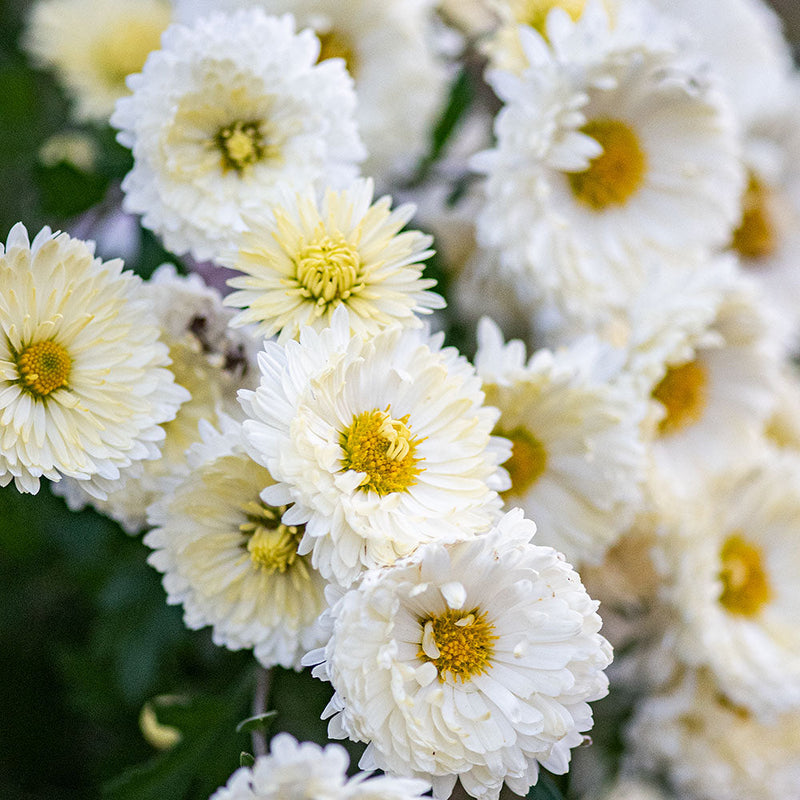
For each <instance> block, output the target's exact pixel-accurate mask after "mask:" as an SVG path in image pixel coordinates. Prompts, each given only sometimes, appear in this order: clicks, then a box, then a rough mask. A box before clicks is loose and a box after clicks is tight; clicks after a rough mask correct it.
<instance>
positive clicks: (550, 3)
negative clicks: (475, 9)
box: [511, 0, 586, 38]
mask: <svg viewBox="0 0 800 800" xmlns="http://www.w3.org/2000/svg"><path fill="white" fill-rule="evenodd" d="M585 6H586V0H512V2H511V12H512V14H513V15H514V21H515V22H516V23H517V24H519V25H530V26H531V28H534V29H535V30H537V31H538V32H539V33H540V34H541V35H542V36H544V37H545V38H547V34H546V30H545V23H546V21H547V15H548V14H549V13H550V12H551V11H552V10H553V9H554V8H561V9H563V10H564V11H566V12H567V14H569V15H570V17H572V19H573V20H576V21H577V20H578V19H579V18H580V16H581V14H583V9H584V7H585Z"/></svg>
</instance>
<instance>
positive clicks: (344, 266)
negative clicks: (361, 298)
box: [294, 230, 364, 310]
mask: <svg viewBox="0 0 800 800" xmlns="http://www.w3.org/2000/svg"><path fill="white" fill-rule="evenodd" d="M294 262H295V267H296V270H297V272H296V279H297V283H298V284H299V285H300V293H301V294H302V296H303V297H305V298H306V299H308V300H313V301H314V302H315V303H316V304H317V305H318V306H319V307H320V309H321V310H322V309H324V308H325V307H326V306H327V305H328V304H329V303H337V302H339V301H341V300H347V299H348V298H349V297H350V296H351V295H353V294H355V293H357V292H359V291H361V290H362V289H363V288H364V282H363V281H362V280H361V277H362V276H361V257H360V255H359V253H358V250H357V249H356V248H355V247H354V246H353V245H352V244H351V243H350V242H348V241H347V239H345V238H344V236H342V234H341V233H334V234H333V235H329V234H327V233H325V232H324V231H322V230H320V231H319V232H318V234H317V236H316V238H315V239H314V240H313V241H311V242H309V243H308V244H305V245H304V246H303V247H302V249H301V250H300V252H299V253H298V254H297V255H296V256H295V257H294Z"/></svg>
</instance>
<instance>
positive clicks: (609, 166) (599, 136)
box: [567, 118, 647, 211]
mask: <svg viewBox="0 0 800 800" xmlns="http://www.w3.org/2000/svg"><path fill="white" fill-rule="evenodd" d="M580 131H581V133H584V134H586V135H587V136H591V138H592V139H594V140H595V141H596V142H597V143H598V144H599V145H600V146H601V147H602V148H603V152H602V153H600V155H599V156H596V157H595V158H593V159H592V160H591V161H590V162H589V166H588V167H587V168H586V169H585V170H584V171H583V172H569V173H567V179H568V180H569V185H570V187H571V189H572V192H573V194H574V195H575V197H576V198H577V200H579V201H580V202H581V203H583V204H584V205H587V206H589V208H592V209H594V210H595V211H602V210H603V209H606V208H608V207H609V206H621V205H624V204H625V203H627V202H628V200H630V198H631V197H633V195H634V194H636V192H637V191H638V190H639V188H640V187H641V185H642V183H643V181H644V174H645V170H646V168H647V163H646V158H645V154H644V151H643V150H642V147H641V144H640V142H639V137H638V136H637V135H636V133H635V132H634V131H633V130H632V129H631V128H630V127H629V126H628V125H627V124H626V123H624V122H621V121H620V120H618V119H608V118H601V119H593V120H590V121H589V122H587V123H586V124H585V125H584V126H583V127H582V128H581V129H580Z"/></svg>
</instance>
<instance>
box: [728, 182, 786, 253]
mask: <svg viewBox="0 0 800 800" xmlns="http://www.w3.org/2000/svg"><path fill="white" fill-rule="evenodd" d="M771 201H772V198H771V196H770V193H769V190H768V189H767V188H766V186H764V184H763V183H761V181H759V180H758V178H756V177H755V176H754V175H750V180H749V181H748V184H747V190H746V191H745V193H744V197H743V198H742V220H741V222H740V223H739V227H738V228H737V229H736V230H735V231H734V232H733V241H732V245H733V248H734V250H737V251H738V252H739V254H740V255H742V256H744V257H745V258H752V259H756V258H766V257H767V256H770V255H772V254H773V253H774V252H775V248H776V246H777V241H776V235H775V229H774V226H773V219H772V217H773V210H772V208H771Z"/></svg>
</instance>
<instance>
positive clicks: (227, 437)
mask: <svg viewBox="0 0 800 800" xmlns="http://www.w3.org/2000/svg"><path fill="white" fill-rule="evenodd" d="M221 425H222V432H221V433H220V432H218V431H217V430H215V429H214V428H212V427H211V425H209V424H208V423H202V424H201V426H200V431H201V435H202V439H201V441H199V442H197V443H196V444H194V445H192V447H191V448H190V450H189V453H188V460H189V470H188V471H187V472H186V473H185V474H184V475H183V476H182V477H181V478H178V479H177V480H176V479H173V480H171V481H167V486H166V487H165V491H164V494H163V497H162V498H161V499H160V500H159V501H157V502H156V503H155V504H154V505H153V506H151V508H150V510H149V513H148V521H149V522H150V524H151V525H153V526H154V527H153V530H151V531H150V532H149V533H148V534H147V535H146V536H145V538H144V542H145V544H146V545H147V546H148V547H150V548H152V550H153V551H154V552H153V553H151V555H150V557H149V558H148V562H149V563H150V564H152V565H153V566H154V567H155V568H156V569H157V570H159V572H163V573H164V578H163V583H164V589H165V590H166V592H167V602H168V603H169V604H170V605H183V609H184V617H183V619H184V622H185V623H186V625H187V626H188V627H189V628H192V629H197V628H202V627H203V626H205V625H211V626H212V638H213V640H214V643H215V644H218V645H223V646H225V647H228V648H230V649H231V650H239V649H241V648H250V647H252V648H254V651H255V656H256V658H257V659H258V660H259V661H260V662H261V663H262V664H263V665H264V666H265V667H271V666H274V665H275V664H280V665H281V666H283V667H287V668H289V667H294V668H296V669H299V667H300V658H301V656H302V655H303V653H305V652H306V651H307V650H308V649H309V648H311V647H316V646H318V645H319V644H320V642H322V641H324V638H322V637H321V636H320V629H319V627H318V624H317V618H318V616H319V614H320V613H321V612H322V611H323V609H324V608H325V600H324V595H323V589H324V586H325V581H323V580H322V578H321V577H320V575H319V573H317V571H316V570H314V569H312V567H311V565H310V564H309V563H308V562H309V559H308V558H305V557H303V556H301V555H298V553H297V545H298V543H299V541H300V538H301V537H302V535H303V530H302V526H292V525H284V524H283V523H282V522H281V514H282V513H283V511H284V509H283V508H274V507H271V506H269V505H267V504H265V503H263V502H262V501H261V500H260V499H259V493H260V492H261V491H262V490H263V489H264V488H265V487H266V486H269V485H270V484H272V482H273V481H272V478H271V476H270V474H269V472H267V470H266V469H264V467H262V466H260V465H258V464H256V463H255V462H254V461H253V460H252V459H251V458H250V457H249V456H248V455H247V454H246V453H245V451H244V447H243V444H242V441H241V430H240V428H239V426H238V424H237V423H235V422H234V421H233V420H230V419H228V418H224V417H223V418H222V419H221Z"/></svg>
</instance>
